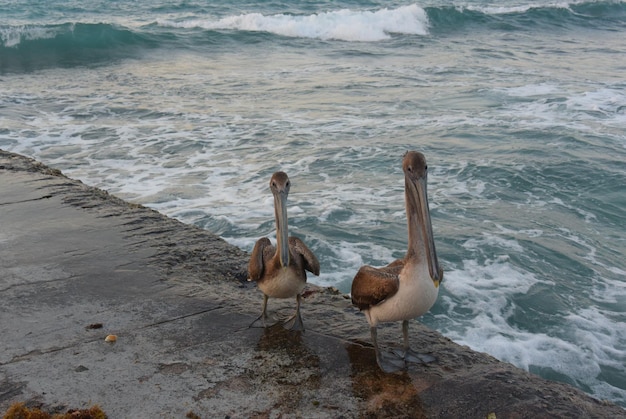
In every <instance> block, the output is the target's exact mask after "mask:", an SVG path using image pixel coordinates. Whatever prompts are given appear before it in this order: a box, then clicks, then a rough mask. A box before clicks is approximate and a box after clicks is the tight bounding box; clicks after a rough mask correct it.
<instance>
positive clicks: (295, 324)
mask: <svg viewBox="0 0 626 419" xmlns="http://www.w3.org/2000/svg"><path fill="white" fill-rule="evenodd" d="M283 327H284V328H285V329H288V330H295V331H299V332H304V323H303V322H302V316H301V315H300V294H298V295H297V296H296V312H295V313H294V314H293V316H291V317H289V318H288V319H287V320H285V322H284V323H283Z"/></svg>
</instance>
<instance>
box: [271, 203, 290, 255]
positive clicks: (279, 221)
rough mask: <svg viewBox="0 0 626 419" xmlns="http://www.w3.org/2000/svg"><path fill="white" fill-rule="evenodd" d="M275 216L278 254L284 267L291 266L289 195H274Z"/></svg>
mask: <svg viewBox="0 0 626 419" xmlns="http://www.w3.org/2000/svg"><path fill="white" fill-rule="evenodd" d="M274 216H275V218H276V253H277V254H278V256H279V258H280V264H281V266H283V267H287V266H289V227H288V225H287V195H286V194H284V195H283V194H280V193H277V194H275V195H274Z"/></svg>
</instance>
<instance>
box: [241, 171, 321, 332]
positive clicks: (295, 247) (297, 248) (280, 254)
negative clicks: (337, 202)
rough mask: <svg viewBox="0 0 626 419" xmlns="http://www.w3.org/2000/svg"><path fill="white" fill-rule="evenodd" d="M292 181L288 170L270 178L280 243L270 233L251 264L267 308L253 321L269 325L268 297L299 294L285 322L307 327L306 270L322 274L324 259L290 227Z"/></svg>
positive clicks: (261, 241) (256, 247)
mask: <svg viewBox="0 0 626 419" xmlns="http://www.w3.org/2000/svg"><path fill="white" fill-rule="evenodd" d="M290 187H291V182H290V181H289V177H288V176H287V174H286V173H285V172H276V173H274V174H273V175H272V178H271V179H270V189H271V191H272V194H273V195H274V215H275V218H276V247H274V246H272V244H271V242H270V240H269V239H268V238H267V237H263V238H261V239H259V240H258V241H257V242H256V244H255V245H254V249H253V250H252V255H251V256H250V263H249V264H248V276H249V278H248V281H256V282H257V284H258V286H259V289H260V290H261V291H262V292H263V311H262V312H261V315H260V316H259V317H258V318H257V319H256V320H255V321H254V322H253V323H252V324H251V325H250V326H255V325H256V324H257V323H258V322H259V321H261V322H262V324H263V327H267V326H268V325H267V317H268V316H267V300H268V299H269V297H272V298H293V297H295V298H296V312H295V313H294V315H293V316H291V317H290V318H288V319H287V320H286V321H285V322H284V326H285V327H286V328H287V329H291V330H300V331H303V330H304V324H303V323H302V317H301V315H300V293H301V292H302V290H303V289H304V286H305V285H306V271H309V272H311V273H313V274H314V275H316V276H317V275H319V274H320V263H319V261H318V260H317V258H316V257H315V255H314V254H313V252H311V250H309V248H308V247H306V245H305V244H304V243H303V242H302V240H300V239H299V238H297V237H289V231H288V228H287V196H288V195H289V188H290Z"/></svg>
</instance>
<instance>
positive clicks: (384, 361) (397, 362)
mask: <svg viewBox="0 0 626 419" xmlns="http://www.w3.org/2000/svg"><path fill="white" fill-rule="evenodd" d="M376 363H377V364H378V366H379V367H380V369H381V370H383V371H385V372H386V373H394V372H398V371H402V370H404V369H406V364H405V362H404V359H402V358H400V357H398V356H396V354H395V353H393V352H385V351H380V350H378V349H377V348H376Z"/></svg>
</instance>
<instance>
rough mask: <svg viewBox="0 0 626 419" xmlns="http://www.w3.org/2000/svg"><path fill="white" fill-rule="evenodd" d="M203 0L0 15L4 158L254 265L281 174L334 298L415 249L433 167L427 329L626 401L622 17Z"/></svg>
mask: <svg viewBox="0 0 626 419" xmlns="http://www.w3.org/2000/svg"><path fill="white" fill-rule="evenodd" d="M213 3H218V2H204V1H199V0H180V1H178V2H171V1H167V2H166V1H162V0H151V1H147V0H134V1H129V0H119V1H115V2H112V1H97V0H94V1H89V2H86V1H77V0H76V1H71V0H70V1H56V0H47V1H44V0H23V1H17V0H13V1H3V2H2V3H0V148H2V149H5V150H9V151H13V152H17V153H22V154H25V155H28V156H32V157H34V158H36V159H38V160H40V161H42V162H44V163H46V164H48V165H52V166H54V167H56V168H59V169H61V170H62V171H63V172H64V173H65V174H67V175H69V176H71V177H74V178H78V179H81V180H82V181H83V182H85V183H87V184H90V185H94V186H97V187H101V188H104V189H106V190H108V191H110V192H111V193H113V194H116V195H118V196H120V197H122V198H124V199H126V200H129V201H132V202H137V203H141V204H144V205H147V206H149V207H152V208H155V209H157V210H159V211H161V212H163V213H165V214H167V215H169V216H172V217H175V218H177V219H180V220H182V221H183V222H186V223H190V224H196V225H198V226H200V227H202V228H205V229H207V230H210V231H212V232H215V233H217V234H218V235H220V236H222V237H223V238H225V239H226V240H227V241H229V242H230V243H233V244H235V245H237V246H239V247H241V248H243V249H245V250H251V249H252V246H253V244H254V242H255V241H256V240H257V239H258V238H259V237H262V236H270V237H272V236H273V235H274V232H273V229H274V221H273V208H272V205H273V204H272V202H273V201H272V198H271V193H270V191H269V187H268V182H269V177H270V176H271V174H272V173H273V172H274V171H276V170H284V171H286V172H287V173H288V174H289V176H290V178H291V181H292V188H291V194H290V196H289V217H290V218H289V221H290V230H291V233H292V234H294V235H298V236H300V237H301V238H303V239H304V240H305V241H306V242H307V243H308V244H309V246H310V247H311V248H312V249H313V250H314V251H315V252H316V253H317V255H318V256H319V259H320V261H321V264H322V273H321V275H320V276H319V277H311V278H310V282H313V283H317V284H320V285H332V286H336V287H338V288H339V289H340V290H341V291H343V292H349V289H350V284H351V280H352V278H353V276H354V274H355V273H356V271H357V269H358V267H359V266H361V265H362V264H365V263H367V264H372V265H383V264H386V263H389V262H390V261H391V260H392V259H394V258H397V257H401V256H402V255H403V253H404V251H405V250H406V217H405V213H404V201H403V200H404V195H403V186H404V183H403V176H402V170H401V159H402V155H403V153H404V152H405V151H406V150H409V149H414V150H419V151H422V152H423V153H424V154H425V155H426V158H427V160H428V164H429V167H430V175H429V196H430V205H431V212H432V219H433V229H434V234H435V239H436V242H437V250H438V251H439V260H440V262H441V263H442V265H443V267H444V269H445V271H446V273H445V279H444V283H443V286H442V289H441V292H440V296H439V299H438V301H437V303H436V304H435V306H434V307H433V309H432V310H431V312H430V313H428V314H427V315H425V316H423V317H422V318H421V319H420V321H422V322H423V323H425V324H427V325H428V326H430V327H432V328H434V329H436V330H438V331H440V332H441V333H443V334H444V335H446V336H448V337H450V338H451V339H453V340H455V341H456V342H458V343H461V344H465V345H469V346H470V347H472V348H473V349H476V350H478V351H484V352H487V353H490V354H492V355H493V356H495V357H497V358H499V359H501V360H503V361H507V362H511V363H513V364H515V365H517V366H519V367H521V368H524V369H526V370H529V371H531V372H534V373H537V374H539V375H541V376H543V377H546V378H549V379H552V380H558V381H563V382H567V383H570V384H572V385H574V386H576V387H579V388H581V389H582V390H584V391H586V392H588V393H589V394H592V395H594V396H595V397H597V398H600V399H608V400H611V401H614V402H616V403H618V404H620V405H621V406H624V407H626V327H625V322H626V263H625V261H624V258H625V255H626V234H625V226H626V76H625V75H626V58H625V57H626V2H624V1H542V0H502V1H498V2H495V1H489V0H468V1H440V0H426V1H422V2H412V1H378V0H341V1H323V0H322V1H314V0H305V1H289V2H287V1H280V0H276V1H262V0H255V1H253V0H249V1H244V0H241V1H229V2H220V3H221V4H217V5H216V4H213ZM304 311H305V314H306V307H304Z"/></svg>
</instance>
